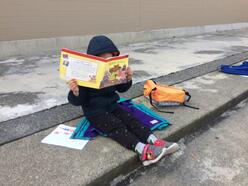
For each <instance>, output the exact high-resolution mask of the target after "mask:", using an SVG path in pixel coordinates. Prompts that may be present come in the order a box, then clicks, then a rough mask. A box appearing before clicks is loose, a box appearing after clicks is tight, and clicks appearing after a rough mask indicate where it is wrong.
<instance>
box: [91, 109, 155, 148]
mask: <svg viewBox="0 0 248 186" xmlns="http://www.w3.org/2000/svg"><path fill="white" fill-rule="evenodd" d="M87 119H88V120H89V121H90V123H91V125H92V126H93V127H94V128H96V129H97V130H99V131H100V132H103V133H105V134H107V136H108V137H110V138H112V139H113V140H115V141H116V142H118V143H120V144H121V145H123V146H124V147H126V148H128V149H131V150H134V148H135V146H136V144H137V143H138V142H142V143H147V139H148V137H149V135H150V134H152V132H151V131H150V129H149V128H147V127H146V126H144V125H143V124H141V123H140V121H138V120H137V119H136V118H135V117H133V116H132V115H131V114H130V113H128V112H126V111H125V110H123V109H122V108H120V107H119V106H118V108H117V109H115V110H113V111H112V112H105V113H103V114H99V115H97V116H91V117H87Z"/></svg>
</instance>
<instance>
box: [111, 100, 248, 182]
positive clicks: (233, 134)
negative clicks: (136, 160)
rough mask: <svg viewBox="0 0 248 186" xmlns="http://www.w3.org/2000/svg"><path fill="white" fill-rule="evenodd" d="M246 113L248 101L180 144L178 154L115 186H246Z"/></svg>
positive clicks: (247, 147) (135, 172)
mask: <svg viewBox="0 0 248 186" xmlns="http://www.w3.org/2000/svg"><path fill="white" fill-rule="evenodd" d="M247 112H248V100H246V101H243V102H242V103H240V104H239V105H238V106H237V107H235V108H234V109H232V110H229V111H228V112H225V113H224V114H222V115H221V117H219V118H218V119H217V120H216V121H215V123H214V125H213V123H211V124H210V125H209V126H208V127H207V128H205V129H202V131H200V132H198V133H195V134H194V135H191V136H188V137H186V138H184V139H182V140H180V146H181V150H180V151H179V152H176V153H175V154H173V155H172V156H170V157H166V158H164V159H163V160H162V161H161V162H159V163H158V165H156V166H153V167H150V168H146V169H143V170H137V171H134V172H133V173H132V174H131V175H129V177H126V178H125V179H124V180H122V182H119V183H116V182H118V179H119V180H120V179H123V177H119V178H118V179H116V180H114V181H113V182H112V185H116V186H117V185H118V186H120V185H130V186H141V185H142V186H150V185H157V186H183V185H184V186H188V185H191V186H198V185H206V186H207V185H208V186H210V185H211V186H217V185H222V186H228V185H235V186H247V185H248V156H247V154H248V142H247V141H248V135H247V133H248V127H247V121H248V115H247Z"/></svg>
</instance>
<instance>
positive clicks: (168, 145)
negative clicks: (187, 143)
mask: <svg viewBox="0 0 248 186" xmlns="http://www.w3.org/2000/svg"><path fill="white" fill-rule="evenodd" d="M153 145H154V146H158V147H162V148H165V149H166V150H165V154H164V155H169V154H172V153H174V152H176V151H177V150H178V149H179V148H180V147H179V145H178V144H177V143H174V142H168V141H165V140H161V139H158V140H156V141H155V142H154V144H153Z"/></svg>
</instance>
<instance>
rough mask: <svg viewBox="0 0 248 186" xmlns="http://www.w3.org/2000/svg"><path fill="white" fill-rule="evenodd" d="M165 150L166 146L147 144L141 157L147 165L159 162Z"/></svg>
mask: <svg viewBox="0 0 248 186" xmlns="http://www.w3.org/2000/svg"><path fill="white" fill-rule="evenodd" d="M165 152H166V149H165V148H162V147H160V146H155V145H150V144H147V145H146V146H145V147H144V150H143V152H142V154H141V155H140V157H139V158H140V160H141V161H142V163H143V165H144V166H147V165H150V164H153V163H156V162H158V161H159V160H160V159H161V158H162V157H163V156H164V154H165Z"/></svg>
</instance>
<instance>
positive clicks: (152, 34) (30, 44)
mask: <svg viewBox="0 0 248 186" xmlns="http://www.w3.org/2000/svg"><path fill="white" fill-rule="evenodd" d="M244 28H248V23H246V22H245V23H233V24H219V25H204V26H196V27H180V28H167V29H159V30H151V31H142V32H125V33H109V34H106V35H108V36H109V37H110V38H111V39H113V41H114V42H115V43H116V44H117V45H126V44H131V43H137V42H144V41H150V40H158V39H165V38H172V37H182V36H192V35H198V34H207V33H213V32H219V31H227V30H235V29H244ZM92 36H93V35H85V36H70V37H69V36H68V37H57V38H41V39H31V40H16V41H0V59H5V58H10V57H13V56H31V55H45V54H54V53H58V52H59V50H60V49H61V48H64V47H66V48H71V49H75V50H79V49H82V48H86V47H87V45H88V43H89V40H90V38H92Z"/></svg>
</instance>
